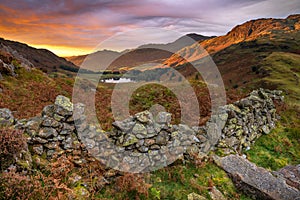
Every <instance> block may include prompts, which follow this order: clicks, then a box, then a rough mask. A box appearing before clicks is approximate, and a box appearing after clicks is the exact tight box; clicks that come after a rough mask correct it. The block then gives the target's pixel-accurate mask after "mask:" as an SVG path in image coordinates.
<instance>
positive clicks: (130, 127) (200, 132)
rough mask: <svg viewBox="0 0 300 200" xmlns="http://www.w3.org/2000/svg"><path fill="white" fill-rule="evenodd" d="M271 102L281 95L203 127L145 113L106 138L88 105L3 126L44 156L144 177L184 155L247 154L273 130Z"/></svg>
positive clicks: (245, 102)
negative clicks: (18, 131)
mask: <svg viewBox="0 0 300 200" xmlns="http://www.w3.org/2000/svg"><path fill="white" fill-rule="evenodd" d="M272 99H276V100H283V97H282V96H281V91H276V90H275V91H269V90H262V89H260V90H255V91H253V92H252V93H251V94H250V96H249V97H247V98H244V99H241V100H240V101H237V102H235V103H233V104H229V105H226V106H224V107H221V108H220V109H219V111H218V113H217V114H214V115H213V116H211V119H210V120H209V121H208V122H207V124H206V125H205V126H202V127H192V128H190V127H189V126H187V125H184V124H179V125H172V124H171V114H170V113H167V112H160V113H158V114H157V115H156V116H153V114H152V113H150V112H149V111H144V112H141V113H137V114H135V115H134V116H131V117H129V118H128V119H125V120H123V121H116V122H114V123H113V127H114V128H113V130H112V131H111V132H105V131H103V130H101V129H100V127H98V126H97V124H93V123H90V122H89V121H87V120H86V117H85V116H84V105H82V104H75V105H73V104H72V103H71V102H70V100H69V99H68V98H66V97H64V96H58V97H57V98H56V101H55V104H53V105H49V106H46V107H45V108H44V109H43V112H42V115H41V116H39V117H34V118H31V119H29V120H19V121H18V120H15V119H14V118H13V116H12V114H11V112H10V111H9V110H8V109H0V124H7V125H12V124H15V127H16V128H23V129H24V130H25V133H26V134H27V135H28V136H29V137H28V143H29V144H30V147H31V151H32V152H33V153H34V154H37V155H40V156H45V157H47V158H52V157H53V155H61V154H64V153H67V154H71V155H73V157H74V161H75V162H77V163H82V162H84V161H85V158H84V156H83V155H84V154H83V153H87V152H89V153H90V154H91V155H92V156H94V157H95V158H97V159H99V160H100V161H103V162H104V163H106V164H107V165H109V166H110V167H112V168H115V169H123V168H124V166H125V165H127V164H129V166H128V168H129V169H128V170H127V171H142V170H150V169H155V168H157V167H161V166H166V165H167V164H169V163H171V162H172V161H175V160H176V159H177V158H178V157H180V156H182V155H183V154H185V155H199V154H201V155H203V153H204V154H206V153H208V152H209V151H210V150H212V149H214V148H216V147H218V148H223V149H224V150H226V151H225V152H228V153H230V152H231V151H239V150H241V149H243V148H246V149H247V148H249V146H250V145H251V144H252V143H253V142H254V141H255V140H256V139H257V138H258V137H260V136H261V135H262V134H268V133H269V132H270V130H271V129H272V128H274V126H275V122H276V119H277V117H278V116H277V115H276V109H275V106H274V103H273V100H272ZM134 167H136V168H138V169H135V168H134Z"/></svg>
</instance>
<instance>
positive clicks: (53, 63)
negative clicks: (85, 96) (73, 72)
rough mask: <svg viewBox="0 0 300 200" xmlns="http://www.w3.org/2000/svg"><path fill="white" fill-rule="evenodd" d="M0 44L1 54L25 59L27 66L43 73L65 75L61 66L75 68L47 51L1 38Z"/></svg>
mask: <svg viewBox="0 0 300 200" xmlns="http://www.w3.org/2000/svg"><path fill="white" fill-rule="evenodd" d="M0 44H1V46H2V48H1V54H3V53H4V54H9V55H10V57H14V58H16V59H21V60H22V61H23V60H24V59H26V60H27V62H28V61H29V63H28V65H31V66H33V67H35V68H38V69H41V70H43V71H44V72H49V73H50V72H57V71H63V72H64V73H67V72H66V71H65V70H63V69H62V68H61V66H65V67H70V68H77V67H76V66H75V65H74V64H73V63H71V62H69V61H67V60H66V59H65V58H61V57H58V56H57V55H55V54H54V53H52V52H51V51H49V50H47V49H36V48H33V47H30V46H28V45H27V44H23V43H20V42H15V41H10V40H5V39H3V38H0ZM21 57H22V58H21ZM23 62H24V61H23ZM68 73H70V72H68Z"/></svg>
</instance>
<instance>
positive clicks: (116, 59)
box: [66, 33, 213, 69]
mask: <svg viewBox="0 0 300 200" xmlns="http://www.w3.org/2000/svg"><path fill="white" fill-rule="evenodd" d="M210 38H213V37H207V36H202V35H198V34H195V33H191V34H187V35H185V36H182V37H180V38H178V39H177V40H175V41H174V42H171V43H167V44H145V45H141V46H139V47H137V48H136V49H129V50H125V51H123V52H120V53H119V52H115V51H109V50H102V51H97V52H95V53H92V54H89V55H81V56H71V57H66V59H67V60H68V61H70V62H73V63H74V64H75V65H77V66H80V65H81V63H82V62H83V61H84V59H85V58H87V56H91V57H90V58H89V60H93V59H95V60H97V61H99V62H101V63H103V65H109V64H110V67H109V69H119V68H132V67H135V66H138V65H143V64H146V63H162V62H163V61H164V60H165V59H167V58H169V57H170V56H171V55H172V52H177V51H178V50H180V49H182V48H184V47H186V46H189V45H192V44H193V43H194V42H195V41H198V42H200V41H204V40H207V39H210ZM111 61H113V62H112V63H111ZM95 65H96V64H95Z"/></svg>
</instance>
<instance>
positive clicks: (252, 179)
mask: <svg viewBox="0 0 300 200" xmlns="http://www.w3.org/2000/svg"><path fill="white" fill-rule="evenodd" d="M215 162H216V163H217V164H218V165H219V166H220V167H221V168H222V169H224V170H225V171H226V172H227V173H229V174H230V176H231V177H232V179H233V181H234V182H235V184H236V186H237V188H238V189H242V190H244V191H245V192H246V193H247V194H248V195H250V196H251V195H252V196H253V197H255V198H256V199H276V200H295V199H297V198H298V197H300V190H299V189H297V188H295V187H294V186H291V185H288V184H287V180H286V179H284V178H282V177H276V176H274V175H272V173H270V172H269V171H267V170H266V169H264V168H262V167H257V166H256V165H255V164H253V163H251V162H250V161H248V160H247V159H245V158H243V157H241V156H237V155H229V156H226V157H223V158H219V157H215Z"/></svg>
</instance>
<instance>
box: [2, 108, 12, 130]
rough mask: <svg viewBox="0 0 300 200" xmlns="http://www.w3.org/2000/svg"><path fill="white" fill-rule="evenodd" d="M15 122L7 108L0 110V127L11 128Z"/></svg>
mask: <svg viewBox="0 0 300 200" xmlns="http://www.w3.org/2000/svg"><path fill="white" fill-rule="evenodd" d="M14 122H15V119H14V116H13V115H12V113H11V111H10V110H9V109H7V108H1V109H0V126H11V125H13V124H14Z"/></svg>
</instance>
